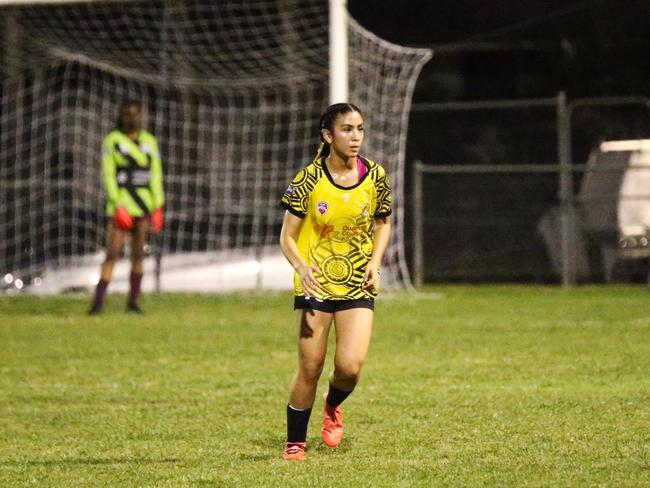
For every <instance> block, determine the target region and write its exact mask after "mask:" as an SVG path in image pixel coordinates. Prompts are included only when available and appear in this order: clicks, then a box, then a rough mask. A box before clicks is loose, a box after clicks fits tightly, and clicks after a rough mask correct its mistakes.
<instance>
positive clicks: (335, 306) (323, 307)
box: [293, 296, 375, 313]
mask: <svg viewBox="0 0 650 488" xmlns="http://www.w3.org/2000/svg"><path fill="white" fill-rule="evenodd" d="M351 308H369V309H370V310H374V309H375V300H374V299H373V298H357V299H356V300H318V299H317V298H306V297H303V296H296V297H294V300H293V309H294V310H304V309H308V310H318V311H320V312H327V313H334V312H340V311H342V310H350V309H351Z"/></svg>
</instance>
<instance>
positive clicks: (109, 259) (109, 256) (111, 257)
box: [104, 250, 120, 265]
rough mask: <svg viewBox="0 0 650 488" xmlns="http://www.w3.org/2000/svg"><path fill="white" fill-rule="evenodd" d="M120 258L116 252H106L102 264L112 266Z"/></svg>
mask: <svg viewBox="0 0 650 488" xmlns="http://www.w3.org/2000/svg"><path fill="white" fill-rule="evenodd" d="M119 258H120V255H119V253H118V252H116V251H112V250H108V251H106V258H105V259H104V264H110V265H113V264H115V263H116V262H117V260H118V259H119Z"/></svg>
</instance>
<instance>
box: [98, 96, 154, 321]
mask: <svg viewBox="0 0 650 488" xmlns="http://www.w3.org/2000/svg"><path fill="white" fill-rule="evenodd" d="M141 125H142V109H141V108H140V104H139V103H137V102H134V101H128V102H125V103H124V104H122V106H121V107H120V111H119V114H118V124H117V129H116V130H114V131H112V132H111V133H110V134H108V136H106V138H105V139H104V142H103V143H102V172H103V177H104V189H105V191H106V197H107V203H106V215H107V216H108V217H109V223H108V226H107V229H106V259H105V260H104V263H103V264H102V267H101V276H100V280H99V282H98V283H97V288H96V290H95V298H94V300H93V304H92V306H91V308H90V310H89V311H88V313H89V314H91V315H95V314H98V313H99V312H101V309H102V303H103V301H104V295H105V294H106V289H107V287H108V284H109V282H110V280H111V276H112V274H113V267H114V266H115V263H116V262H117V259H118V258H119V255H120V253H121V251H122V248H123V247H124V242H125V240H126V237H127V235H130V236H131V275H130V277H129V282H130V290H129V297H128V301H127V305H126V311H127V312H131V313H142V310H141V309H140V307H139V306H138V303H137V300H138V297H139V295H140V283H141V282H142V272H143V267H144V245H145V242H146V239H147V235H148V233H149V229H150V227H151V228H152V229H153V231H154V232H156V233H158V232H160V231H161V229H162V225H163V212H162V206H163V204H164V203H165V196H164V194H163V184H162V163H161V162H160V154H159V153H158V143H157V142H156V138H155V137H154V136H153V135H152V134H150V133H149V132H147V131H145V130H142V128H141Z"/></svg>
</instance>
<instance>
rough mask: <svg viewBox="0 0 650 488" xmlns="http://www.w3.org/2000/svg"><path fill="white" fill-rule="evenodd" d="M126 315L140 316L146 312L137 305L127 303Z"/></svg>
mask: <svg viewBox="0 0 650 488" xmlns="http://www.w3.org/2000/svg"><path fill="white" fill-rule="evenodd" d="M125 312H126V313H135V314H138V315H142V314H143V313H144V312H143V311H142V309H141V308H140V307H138V304H137V303H127V304H126V310H125Z"/></svg>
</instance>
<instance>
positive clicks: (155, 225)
mask: <svg viewBox="0 0 650 488" xmlns="http://www.w3.org/2000/svg"><path fill="white" fill-rule="evenodd" d="M163 221H164V219H163V211H162V207H158V208H157V209H156V210H154V211H153V213H152V214H151V227H152V229H153V231H154V232H155V233H156V234H158V233H160V231H161V230H162V228H163Z"/></svg>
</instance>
